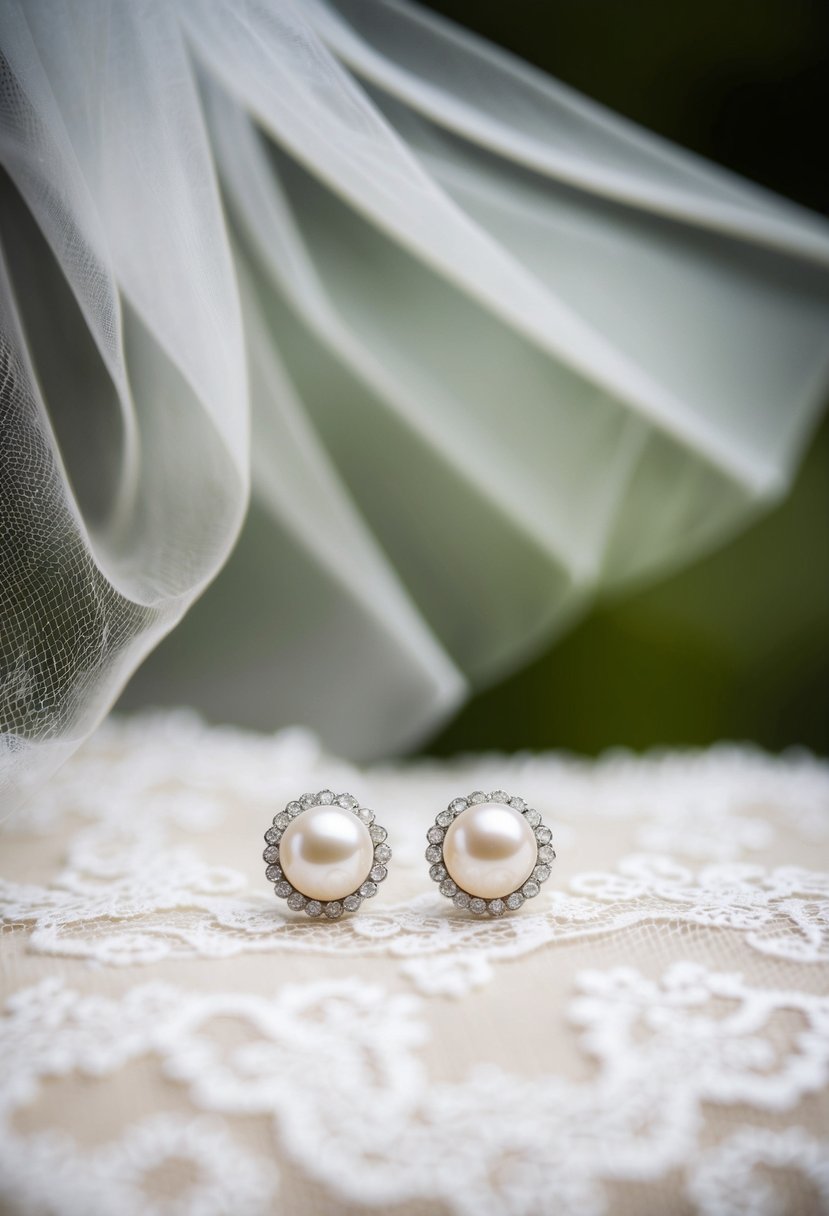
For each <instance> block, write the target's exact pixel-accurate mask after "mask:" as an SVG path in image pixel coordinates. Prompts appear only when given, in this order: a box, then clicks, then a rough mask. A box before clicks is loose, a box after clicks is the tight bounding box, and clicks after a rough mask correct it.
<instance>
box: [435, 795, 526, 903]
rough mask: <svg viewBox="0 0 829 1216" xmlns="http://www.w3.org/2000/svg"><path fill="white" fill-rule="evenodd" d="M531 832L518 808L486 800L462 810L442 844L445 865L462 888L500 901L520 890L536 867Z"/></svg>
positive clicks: (484, 897)
mask: <svg viewBox="0 0 829 1216" xmlns="http://www.w3.org/2000/svg"><path fill="white" fill-rule="evenodd" d="M537 854H538V846H537V844H536V839H535V835H534V833H533V830H532V828H531V827H530V825H529V824H528V823H527V821H526V819H525V818H524V816H523V815H522V814H521V813H520V812H519V811H516V810H515V808H514V807H511V806H504V805H503V804H502V803H497V802H481V803H478V804H477V805H476V806H470V807H467V809H466V810H465V811H461V813H460V815H458V817H457V819H454V820H453V821H452V823H451V824H450V825H449V829H448V831H447V833H446V837H445V839H444V842H443V864H444V865H445V866H446V869H447V870H448V872H449V875H450V877H451V878H453V879H454V880H455V882H456V883H457V884H458V886H459V887H461V888H462V890H464V891H467V892H468V893H469V894H470V895H477V896H479V897H480V898H481V899H499V898H501V897H502V896H504V895H509V894H510V893H511V892H512V891H516V890H518V888H519V887H521V886H522V885H523V884H524V883H525V882H526V881H527V879H528V878H529V876H530V874H532V872H533V868H534V867H535V864H536V859H537Z"/></svg>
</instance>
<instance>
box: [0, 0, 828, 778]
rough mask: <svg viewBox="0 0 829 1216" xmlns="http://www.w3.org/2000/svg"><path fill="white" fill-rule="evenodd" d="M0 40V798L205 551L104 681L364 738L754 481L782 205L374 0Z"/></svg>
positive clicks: (103, 12) (95, 715) (75, 737)
mask: <svg viewBox="0 0 829 1216" xmlns="http://www.w3.org/2000/svg"><path fill="white" fill-rule="evenodd" d="M2 51H3V64H2V71H3V86H2V96H0V156H1V157H2V163H3V166H4V169H5V174H6V178H5V181H4V189H3V191H2V264H1V265H0V284H2V292H0V328H1V329H2V336H1V340H2V350H0V357H2V364H3V376H4V384H5V392H4V393H3V397H2V411H3V444H2V452H1V453H0V461H2V469H1V470H0V474H1V475H0V499H2V507H1V508H0V509H1V510H2V515H3V525H4V526H3V540H2V548H0V606H2V616H3V625H2V634H0V664H2V689H1V690H0V712H1V713H2V720H3V727H4V732H5V733H4V735H3V737H2V738H3V743H2V747H3V753H2V758H1V759H0V764H1V765H2V767H1V768H0V773H2V776H0V782H1V783H2V788H3V791H4V796H5V797H6V798H7V799H8V800H9V801H13V800H16V799H17V798H19V796H20V794H21V792H25V790H26V788H28V786H29V785H30V784H31V783H32V782H34V781H36V780H38V779H39V778H41V777H42V776H43V775H45V774H46V773H48V772H49V771H50V770H51V769H53V768H54V767H55V765H56V764H57V763H59V762H60V761H61V759H62V758H63V757H64V756H65V755H67V754H68V753H69V752H70V751H71V750H72V749H73V748H74V747H75V746H76V745H77V744H78V742H80V741H81V740H82V739H83V738H84V737H85V736H86V735H87V734H88V733H89V731H90V730H91V729H92V727H93V725H94V724H95V723H96V722H97V721H98V719H99V718H100V717H101V715H102V714H103V713H104V712H105V710H106V709H107V707H108V706H109V705H110V704H111V702H112V701H113V699H114V698H115V696H116V695H117V694H118V692H119V691H120V690H121V688H122V687H123V685H124V684H125V682H126V681H127V679H128V678H129V677H130V675H131V674H132V673H133V672H135V670H136V669H137V668H138V666H139V664H141V663H142V660H144V659H145V657H146V656H147V655H148V653H149V652H150V651H151V650H152V649H153V647H154V646H155V645H156V644H157V642H158V641H159V640H160V639H161V637H162V636H163V635H164V634H165V633H167V632H169V631H170V630H171V629H172V628H173V626H175V625H176V624H177V623H178V622H179V621H180V619H181V618H182V616H183V614H184V613H185V612H186V611H187V609H188V608H189V606H190V605H191V604H192V603H193V601H194V600H195V599H196V597H197V596H198V595H199V594H200V592H201V591H202V590H203V589H204V587H205V586H206V584H207V583H208V582H209V581H210V580H211V579H212V578H213V577H214V575H215V574H216V573H217V571H218V570H219V569H220V568H221V567H222V566H223V565H224V564H225V562H226V561H227V559H228V556H229V555H230V554H231V550H232V549H234V544H235V543H236V542H237V537H238V544H237V545H236V548H235V550H234V552H233V554H232V556H231V558H230V561H229V563H228V564H227V566H226V567H225V569H224V571H223V573H222V576H221V578H220V579H219V580H218V582H217V584H216V586H215V588H213V589H211V592H210V595H209V596H208V597H207V599H206V600H205V601H203V603H202V604H201V605H200V606H199V608H198V609H197V610H196V612H194V613H193V614H191V616H190V617H189V618H188V620H187V621H186V622H185V623H184V624H183V626H182V627H181V629H182V637H181V645H180V646H179V647H177V650H176V656H175V661H172V660H171V657H170V656H169V655H167V656H165V657H164V659H163V661H160V660H154V659H150V661H149V662H148V663H146V664H145V665H144V667H143V669H142V671H141V672H140V673H139V675H138V677H137V684H138V687H139V693H140V695H141V696H143V697H144V698H148V697H149V698H152V699H154V700H177V701H182V700H184V701H189V702H192V703H195V704H197V705H200V706H202V707H203V708H206V709H208V710H209V711H210V712H212V713H213V714H215V715H218V716H221V717H224V718H233V719H237V720H239V721H243V722H248V723H259V724H264V725H269V726H273V725H276V724H279V723H284V722H286V721H299V722H304V723H308V724H311V725H313V726H315V727H316V728H317V729H318V730H320V731H321V733H322V735H323V737H324V738H325V739H326V741H327V742H328V743H329V744H330V745H331V746H332V747H335V748H336V749H338V750H340V751H344V752H346V753H347V754H349V755H354V756H365V755H369V754H382V753H388V752H392V751H395V750H398V749H402V748H405V747H407V746H410V745H412V744H413V743H414V742H416V741H417V740H418V739H419V738H421V737H423V735H424V734H425V733H426V732H428V730H429V729H431V728H433V727H434V726H435V724H436V723H437V722H438V721H439V720H440V719H441V718H442V717H443V716H445V715H446V714H448V713H449V712H451V710H452V709H453V708H454V707H455V706H457V705H458V704H459V703H460V702H461V701H462V700H463V698H464V697H465V696H466V695H467V693H468V691H469V690H470V689H471V688H474V687H475V686H478V685H480V684H481V683H483V682H486V681H489V680H492V679H494V678H496V677H497V676H499V675H500V674H502V673H504V672H505V671H507V670H509V669H510V668H511V667H514V666H515V665H516V664H518V663H519V662H520V661H521V660H522V659H523V658H524V657H526V656H527V655H528V654H530V653H531V652H532V651H533V649H535V648H537V647H538V646H540V645H541V644H542V643H543V642H545V641H547V640H549V639H550V638H551V637H552V636H554V635H555V633H556V632H557V631H560V630H562V629H563V628H565V627H566V625H567V624H568V623H569V622H570V621H571V620H572V619H573V618H574V616H575V615H576V614H577V613H578V612H579V610H580V609H581V608H582V607H583V605H584V604H585V603H586V602H587V601H588V600H589V598H590V597H591V596H593V595H594V594H595V593H596V591H597V590H599V589H602V588H605V587H611V586H613V587H617V586H623V585H625V584H627V583H630V582H632V581H633V580H638V579H641V578H644V577H647V576H651V575H652V574H653V573H655V572H657V571H660V570H663V569H665V568H666V567H667V566H669V565H673V564H675V563H678V562H681V561H683V560H687V559H688V558H690V557H691V556H693V555H694V554H695V553H697V552H700V551H702V550H704V549H705V548H706V547H708V546H710V545H712V544H713V543H716V542H717V541H718V540H719V539H720V538H722V537H723V536H724V535H726V534H727V533H728V532H729V531H731V530H733V529H734V528H735V527H737V526H738V525H740V524H741V523H742V522H744V521H746V520H748V519H749V518H751V516H752V515H753V513H755V512H756V511H757V509H758V508H759V507H761V506H762V505H763V504H764V503H767V502H769V501H771V500H773V499H774V498H775V497H776V496H778V495H779V494H780V493H782V492H783V491H785V489H786V487H787V485H788V484H789V482H790V480H791V477H792V474H793V471H794V469H795V467H796V464H797V460H798V457H799V454H800V452H801V450H802V448H803V445H804V443H805V441H806V439H807V437H808V434H809V431H810V427H811V426H812V425H813V423H814V421H815V418H816V415H817V412H818V409H819V406H820V400H821V394H822V392H823V391H824V389H825V385H826V382H827V379H829V354H828V353H827V345H826V340H825V335H826V326H827V321H829V298H828V296H827V285H828V284H829V233H828V232H827V228H826V225H825V224H823V222H822V221H820V220H819V219H817V218H816V217H814V216H812V215H810V214H809V213H807V212H804V211H802V210H799V209H798V208H796V207H794V206H793V205H791V204H789V203H787V202H785V201H783V200H781V199H778V198H776V197H774V196H771V195H769V194H767V193H765V192H764V191H762V190H760V189H759V188H757V187H755V186H751V185H749V184H746V183H744V182H741V181H739V180H737V179H735V178H733V177H732V176H730V175H728V174H727V173H725V172H724V171H722V170H720V169H716V168H714V167H712V166H709V165H706V164H704V163H701V162H700V161H698V160H697V159H695V158H693V157H691V156H690V155H688V154H686V153H683V152H679V151H677V150H675V149H673V148H671V147H669V146H667V145H666V144H665V143H664V142H662V141H661V140H658V139H657V138H655V137H653V136H651V135H649V134H647V133H644V132H641V131H639V130H637V129H635V128H633V127H631V126H630V125H629V124H628V123H626V122H624V121H622V120H620V119H618V118H615V117H614V116H612V115H609V114H607V113H606V112H605V111H603V110H602V109H600V108H599V107H597V106H595V105H593V104H592V103H590V102H588V101H586V100H585V99H583V98H581V97H579V96H577V95H575V94H573V93H572V92H571V91H569V90H568V89H565V88H564V87H562V86H560V85H558V84H557V83H555V82H554V81H551V80H548V79H546V78H544V77H542V76H539V74H538V73H536V72H534V71H532V70H531V69H530V68H528V67H526V66H525V65H523V64H520V63H517V62H515V61H514V60H512V59H510V58H508V57H507V56H505V55H503V54H501V53H500V52H497V51H495V50H494V49H492V48H491V47H488V46H486V45H485V44H482V43H480V42H478V41H477V40H475V39H473V38H472V37H470V36H468V35H467V34H465V33H462V32H460V31H458V30H456V29H454V28H453V27H451V26H449V25H447V24H445V23H444V22H442V21H440V20H438V19H437V18H435V17H433V16H432V15H430V14H428V13H426V12H425V11H421V10H419V9H416V8H414V7H409V6H403V5H401V4H398V3H396V2H393V0H303V3H302V4H299V3H297V4H294V3H286V2H285V0H280V3H276V2H275V0H271V2H270V3H265V2H255V0H250V2H243V3H239V2H236V0H234V2H233V3H231V2H230V0H216V2H215V3H211V4H209V5H199V6H193V5H188V4H184V3H182V4H180V5H178V4H168V3H167V4H165V3H160V2H158V3H154V2H151V0H139V2H133V3H121V2H112V3H104V2H103V0H100V2H96V3H93V4H89V3H80V2H74V3H73V2H67V3H64V4H60V5H55V4H47V3H45V2H44V0H27V3H25V4H23V3H20V2H18V3H15V2H14V0H6V2H4V4H3V6H2ZM220 191H221V192H222V193H223V195H224V204H225V207H224V209H223V206H222V201H221V195H220ZM251 424H252V432H253V442H252V443H251V444H249V439H248V428H249V426H250V425H251ZM249 481H250V484H251V486H252V493H251V495H250V501H249ZM246 511H247V512H248V514H247V522H246V523H245V527H244V529H243V530H242V533H241V536H240V537H239V532H240V528H241V525H242V521H243V519H244V518H245V513H246Z"/></svg>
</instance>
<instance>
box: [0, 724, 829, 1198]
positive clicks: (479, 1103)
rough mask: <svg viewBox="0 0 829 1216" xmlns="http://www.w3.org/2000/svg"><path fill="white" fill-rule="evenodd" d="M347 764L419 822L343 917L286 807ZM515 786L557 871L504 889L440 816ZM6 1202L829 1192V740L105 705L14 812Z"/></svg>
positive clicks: (391, 825)
mask: <svg viewBox="0 0 829 1216" xmlns="http://www.w3.org/2000/svg"><path fill="white" fill-rule="evenodd" d="M326 787H328V788H331V789H333V790H334V791H336V792H338V793H339V792H341V791H350V792H352V793H354V794H355V795H356V796H357V797H358V798H359V799H360V800H361V802H362V803H364V804H367V805H369V806H371V807H373V808H374V809H376V811H377V814H378V818H379V819H380V820H381V821H382V822H383V823H384V824H385V825H386V826H387V827H388V829H389V843H390V844H391V846H392V848H393V850H394V856H393V858H392V861H391V863H390V874H389V878H388V880H387V881H386V882H385V883H384V884H383V885H382V887H381V889H380V894H378V896H377V897H376V898H375V899H373V900H367V901H366V902H365V903H364V905H363V907H362V909H361V910H360V911H359V912H358V913H357V914H356V915H354V916H352V917H350V918H348V919H347V920H345V919H344V920H342V921H338V922H329V923H320V922H318V921H310V920H309V919H308V918H307V917H304V916H303V915H302V914H292V913H291V912H289V911H288V910H287V909H286V906H285V903H284V902H283V901H278V900H276V899H275V897H274V895H273V893H272V891H271V889H270V885H269V884H268V883H267V882H266V880H265V875H264V870H265V865H264V862H263V861H262V856H261V854H262V847H263V842H262V836H263V833H264V831H265V829H266V828H267V826H268V825H269V823H270V821H271V819H272V817H273V815H274V814H275V813H278V812H279V811H280V810H281V809H282V808H283V807H284V805H285V804H286V803H287V802H288V801H289V800H292V799H294V798H295V797H297V796H298V795H300V794H301V793H302V792H304V791H305V790H308V791H316V790H318V789H322V788H326ZM501 788H503V789H506V790H507V791H508V792H510V793H512V794H518V795H521V796H522V797H524V798H525V799H527V801H528V802H530V803H531V805H533V806H535V807H536V808H537V809H538V810H539V811H540V812H541V813H542V814H543V816H544V819H545V821H546V822H547V823H548V824H549V825H550V826H551V827H552V829H553V839H554V843H555V846H556V849H557V852H558V858H557V860H556V862H555V863H554V868H553V876H552V877H551V879H550V880H549V881H548V882H547V883H546V884H545V886H544V887H543V888H542V893H541V894H540V895H539V896H538V897H537V898H536V899H531V900H528V901H527V904H526V905H525V907H524V908H523V909H522V910H521V911H520V912H518V913H515V914H514V915H511V916H506V917H503V918H501V919H493V920H479V919H475V918H474V917H471V916H470V915H469V914H468V913H462V912H460V911H459V910H458V909H455V908H454V907H453V906H452V904H451V903H450V902H449V901H447V900H445V899H442V898H441V897H440V896H439V894H438V892H437V888H436V887H435V886H434V884H433V883H431V882H430V880H429V877H428V864H427V863H426V862H425V861H424V858H423V852H424V850H425V847H426V831H427V828H428V827H429V826H430V825H431V824H432V823H433V822H434V818H435V815H436V814H437V813H438V812H439V811H440V810H441V809H442V808H443V807H445V806H446V804H447V803H448V802H449V800H450V799H451V798H453V797H455V796H456V795H458V794H466V793H469V792H470V791H471V790H473V789H481V790H484V791H488V790H491V789H501ZM0 844H1V846H2V847H1V849H0V874H2V879H1V880H0V913H1V914H2V923H3V930H4V931H3V933H2V935H0V979H2V988H3V1004H2V1012H0V1061H2V1069H0V1194H1V1195H2V1210H3V1212H4V1213H9V1214H10V1216H23V1214H24V1213H25V1214H26V1216H29V1214H30V1213H38V1214H40V1213H44V1214H46V1213H48V1214H50V1216H69V1214H72V1216H74V1214H76V1213H77V1214H78V1216H80V1214H83V1216H98V1214H100V1216H115V1214H116V1213H117V1216H130V1214H132V1213H135V1214H136V1216H138V1214H139V1213H140V1214H141V1216H146V1214H148V1213H153V1214H155V1213H159V1214H161V1213H164V1214H165V1216H167V1214H169V1216H173V1214H175V1216H189V1214H192V1216H213V1214H216V1216H218V1214H219V1213H228V1214H233V1216H264V1214H269V1213H274V1214H275V1213H291V1216H304V1214H308V1216H320V1214H321V1213H324V1214H334V1213H336V1214H339V1213H343V1214H347V1216H357V1214H358V1213H360V1214H364V1213H372V1212H382V1213H384V1214H397V1213H399V1214H400V1216H415V1214H420V1213H423V1214H424V1216H425V1214H426V1213H429V1214H431V1213H447V1214H452V1216H489V1214H491V1216H536V1214H538V1213H549V1212H556V1213H562V1214H569V1213H572V1214H573V1216H585V1214H587V1216H590V1214H596V1216H599V1214H602V1213H617V1212H618V1213H630V1214H631V1216H634V1214H635V1216H646V1214H648V1213H654V1214H664V1213H666V1212H669V1211H670V1212H677V1213H685V1212H687V1213H704V1214H709V1216H730V1214H734V1216H737V1214H739V1216H748V1214H751V1216H768V1214H770V1213H785V1214H791V1216H808V1214H810V1213H819V1212H825V1211H829V1137H827V1128H829V984H827V978H828V977H829V969H827V963H828V962H829V767H828V766H827V764H826V763H825V762H824V761H820V760H816V759H815V758H813V757H811V756H809V755H807V754H805V753H792V754H790V755H786V756H783V757H777V758H775V757H771V756H768V755H764V754H763V753H761V752H759V751H756V750H753V749H751V748H748V747H730V746H721V747H715V748H712V749H710V750H708V751H703V752H688V753H653V754H650V755H646V756H644V757H638V756H634V755H632V754H629V753H623V752H619V753H613V754H608V755H607V756H605V757H604V758H602V759H600V760H598V761H596V762H588V761H582V760H576V759H573V758H569V757H567V756H563V755H556V754H552V753H551V754H546V755H533V754H523V755H516V756H510V757H506V756H496V755H485V756H477V757H470V758H467V759H458V760H456V761H451V762H440V763H434V762H426V761H424V762H414V763H397V764H393V765H386V766H382V765H374V766H371V767H362V768H360V767H355V766H354V765H353V764H351V763H349V762H346V761H343V760H341V759H337V758H335V757H333V756H332V755H330V754H329V753H327V752H325V751H324V750H322V749H321V748H320V745H319V744H318V742H317V741H316V740H315V739H314V737H313V736H311V735H310V734H308V733H307V732H305V731H301V730H293V731H286V732H283V733H281V734H276V735H268V736H266V735H256V734H253V733H246V732H243V731H240V730H236V729H233V730H231V729H219V728H209V727H206V726H204V725H203V724H202V723H201V722H200V721H199V719H198V718H196V717H195V716H194V715H193V714H192V713H190V712H184V711H181V712H176V713H170V714H162V715H155V716H147V717H135V718H131V719H120V720H119V719H114V720H109V721H108V722H107V723H105V725H104V726H103V727H102V728H101V729H100V730H99V731H98V733H97V734H96V735H95V736H93V738H92V739H91V740H90V741H89V742H88V743H87V744H86V745H85V746H84V747H83V748H82V749H81V750H80V751H79V752H78V753H77V754H76V755H75V756H74V757H73V758H72V759H71V760H70V761H69V762H68V763H67V764H66V765H65V766H64V768H63V769H62V770H61V772H60V773H59V774H58V775H57V776H56V777H55V779H54V780H53V781H52V782H51V783H50V784H49V785H48V786H46V787H45V788H44V789H43V790H41V791H40V792H39V793H38V794H37V796H36V797H35V798H34V799H33V800H32V802H31V803H30V805H29V806H28V807H27V808H26V809H25V811H22V812H19V813H18V814H17V815H16V816H15V817H13V818H12V819H9V820H7V821H6V822H5V823H4V825H3V834H2V840H1V841H0Z"/></svg>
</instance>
